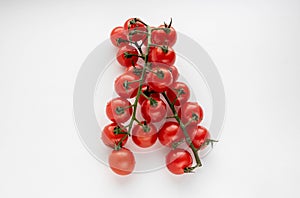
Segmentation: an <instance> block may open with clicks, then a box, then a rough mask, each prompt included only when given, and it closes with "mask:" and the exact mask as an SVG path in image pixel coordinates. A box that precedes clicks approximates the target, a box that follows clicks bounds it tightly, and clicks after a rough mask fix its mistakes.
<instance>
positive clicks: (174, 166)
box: [166, 148, 193, 175]
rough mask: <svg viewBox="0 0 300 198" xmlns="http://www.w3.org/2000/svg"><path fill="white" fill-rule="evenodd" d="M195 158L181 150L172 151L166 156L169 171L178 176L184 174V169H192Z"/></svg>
mask: <svg viewBox="0 0 300 198" xmlns="http://www.w3.org/2000/svg"><path fill="white" fill-rule="evenodd" d="M192 164H193V158H192V156H191V154H190V153H189V152H188V151H186V150H184V149H181V148H177V149H174V150H171V151H170V152H169V153H168V155H167V156H166V165H167V168H168V170H169V171H170V172H171V173H173V174H176V175H180V174H183V173H184V169H185V168H187V167H191V166H192Z"/></svg>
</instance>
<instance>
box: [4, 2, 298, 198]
mask: <svg viewBox="0 0 300 198" xmlns="http://www.w3.org/2000/svg"><path fill="white" fill-rule="evenodd" d="M173 2H174V1H149V2H147V1H145V2H143V1H130V0H127V1H119V2H117V1H115V2H114V1H111V0H110V1H105V2H100V1H95V2H92V1H90V2H88V1H85V2H84V3H83V2H79V1H45V2H41V1H40V2H38V1H36V2H35V1H26V2H25V1H8V0H7V1H1V2H0V197H1V198H2V197H3V198H6V197H31V198H34V197H141V196H142V197H171V196H172V197H205V198H209V197H222V198H225V197H231V198H235V197H300V190H299V184H300V170H299V167H300V158H299V156H300V155H299V150H300V144H299V140H300V127H299V120H300V114H299V112H300V102H299V101H300V93H299V90H300V80H299V75H300V58H299V56H300V54H299V52H300V36H299V35H300V2H299V1H297V0H295V1H288V0H286V1H284V0H282V1H271V0H270V1H259V0H254V1H196V0H195V1H191V0H185V1H178V2H181V3H173ZM136 16H138V17H140V18H142V19H144V20H145V21H147V22H148V23H150V24H153V25H159V24H160V23H161V22H163V21H168V20H169V17H173V19H174V26H175V28H176V29H177V30H178V31H180V32H182V33H185V34H187V35H189V36H190V37H192V38H193V39H194V40H196V41H197V42H199V43H200V44H201V45H202V46H203V47H204V48H205V49H206V50H207V51H208V53H209V54H210V56H211V57H212V59H213V60H214V62H215V64H216V65H217V67H218V69H219V71H220V73H221V76H222V78H223V82H224V86H225V91H226V97H227V116H226V123H225V127H224V130H223V134H222V136H221V141H220V143H218V144H217V146H216V147H215V149H214V150H213V152H212V153H211V154H210V155H209V156H208V157H207V158H205V159H204V160H203V163H204V167H203V168H201V169H199V170H198V171H197V172H196V174H192V175H187V176H179V177H178V176H173V175H171V174H169V173H168V172H167V171H166V170H164V169H163V170H160V171H157V172H152V173H147V174H134V175H131V176H129V177H119V176H116V175H114V174H113V173H112V172H111V171H110V170H109V169H108V168H107V167H106V166H104V165H102V164H100V163H98V162H97V161H96V160H95V159H94V158H93V157H91V156H90V155H89V154H88V152H87V151H86V150H85V148H84V147H83V146H82V144H81V142H80V139H79V137H78V135H77V133H76V129H75V125H74V121H73V114H72V92H73V86H74V82H75V79H76V74H77V72H78V70H79V68H80V65H81V63H82V62H83V61H84V59H85V58H86V56H87V55H88V54H89V52H90V51H92V50H93V48H94V47H96V46H97V45H98V44H99V43H101V41H103V40H105V39H106V38H108V34H109V32H110V30H111V29H112V28H113V27H114V26H116V25H122V24H123V23H124V21H125V20H126V19H127V18H129V17H136Z"/></svg>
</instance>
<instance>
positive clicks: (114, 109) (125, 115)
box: [106, 98, 132, 124]
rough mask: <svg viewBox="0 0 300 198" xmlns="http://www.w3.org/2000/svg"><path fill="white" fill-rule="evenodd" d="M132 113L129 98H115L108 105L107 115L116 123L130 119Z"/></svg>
mask: <svg viewBox="0 0 300 198" xmlns="http://www.w3.org/2000/svg"><path fill="white" fill-rule="evenodd" d="M131 114H132V107H131V104H130V102H129V101H128V100H126V99H123V98H114V99H112V100H111V101H109V102H108V103H107V105H106V115H107V117H108V118H109V119H110V120H111V121H113V122H116V123H118V124H119V123H124V122H126V121H127V120H129V118H130V116H131Z"/></svg>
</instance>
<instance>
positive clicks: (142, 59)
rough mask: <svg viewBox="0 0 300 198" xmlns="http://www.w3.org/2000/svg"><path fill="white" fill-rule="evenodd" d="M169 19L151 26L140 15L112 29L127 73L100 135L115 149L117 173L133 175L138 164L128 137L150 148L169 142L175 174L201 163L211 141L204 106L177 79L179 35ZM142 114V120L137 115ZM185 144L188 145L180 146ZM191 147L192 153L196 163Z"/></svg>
mask: <svg viewBox="0 0 300 198" xmlns="http://www.w3.org/2000/svg"><path fill="white" fill-rule="evenodd" d="M171 23H172V21H171V22H170V24H169V25H167V24H164V25H161V26H159V27H150V26H148V25H147V24H145V23H144V22H143V21H141V20H140V19H138V18H130V19H128V20H127V21H126V22H125V24H124V26H123V27H121V26H120V27H115V28H114V29H113V30H112V32H111V34H110V39H111V42H112V44H113V45H114V46H116V47H118V52H117V55H116V59H117V61H118V62H119V64H120V65H121V66H123V67H124V73H123V74H121V75H120V76H118V77H117V78H116V79H115V82H114V88H115V92H116V93H117V94H118V97H116V98H113V99H112V100H110V101H109V102H108V103H107V106H106V115H107V117H108V118H109V119H110V120H111V121H112V123H111V124H109V125H107V126H105V127H104V129H103V131H102V136H101V137H102V141H103V142H104V144H106V145H107V146H109V147H111V148H113V150H112V152H111V154H110V155H109V165H110V168H111V169H112V170H113V171H114V172H115V173H117V174H119V175H128V174H130V173H131V172H132V171H133V170H134V167H135V158H134V154H133V153H132V152H131V151H130V150H129V149H128V148H126V142H127V140H128V138H129V137H131V138H132V141H133V142H134V144H135V145H137V146H138V147H141V148H148V147H151V146H152V145H153V144H154V143H155V142H156V141H157V139H158V141H159V142H160V143H161V144H162V145H163V146H167V147H170V148H171V150H170V152H169V153H168V154H167V156H166V166H167V168H168V170H169V171H170V172H172V173H174V174H183V173H185V172H191V171H192V170H193V169H194V168H196V167H199V166H201V162H200V159H199V155H198V151H199V150H200V149H203V148H204V147H205V146H206V145H207V144H208V143H211V141H212V140H210V135H209V132H208V131H207V129H206V128H204V127H203V126H200V125H199V123H200V122H201V121H202V119H203V110H202V108H201V107H200V105H199V104H198V103H197V102H191V101H189V98H190V89H189V87H188V86H187V85H186V84H185V83H184V82H179V81H177V80H178V77H179V72H178V69H177V68H176V67H175V66H174V63H175V59H176V54H175V52H174V50H173V49H172V46H173V45H174V44H175V42H176V38H177V35H176V31H175V29H174V28H173V27H172V26H171ZM130 100H131V101H133V102H130ZM138 106H139V107H140V108H138ZM138 114H139V115H140V116H141V117H142V120H138V118H137V115H138ZM183 144H185V145H186V146H185V147H184V148H182V147H180V145H183ZM189 150H191V151H192V152H193V154H194V158H195V161H196V165H194V166H192V165H193V157H192V155H191V154H190V151H189Z"/></svg>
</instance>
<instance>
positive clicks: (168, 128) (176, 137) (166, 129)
mask: <svg viewBox="0 0 300 198" xmlns="http://www.w3.org/2000/svg"><path fill="white" fill-rule="evenodd" d="M183 138H184V135H183V132H182V130H181V128H180V126H179V124H178V123H177V122H175V121H167V122H165V123H164V124H163V125H162V126H161V128H160V129H159V131H158V140H159V142H160V143H161V144H162V145H164V146H168V147H172V144H173V143H175V142H177V141H180V140H181V139H183Z"/></svg>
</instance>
